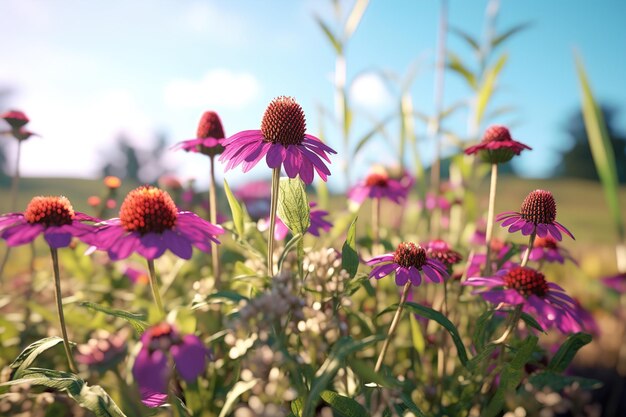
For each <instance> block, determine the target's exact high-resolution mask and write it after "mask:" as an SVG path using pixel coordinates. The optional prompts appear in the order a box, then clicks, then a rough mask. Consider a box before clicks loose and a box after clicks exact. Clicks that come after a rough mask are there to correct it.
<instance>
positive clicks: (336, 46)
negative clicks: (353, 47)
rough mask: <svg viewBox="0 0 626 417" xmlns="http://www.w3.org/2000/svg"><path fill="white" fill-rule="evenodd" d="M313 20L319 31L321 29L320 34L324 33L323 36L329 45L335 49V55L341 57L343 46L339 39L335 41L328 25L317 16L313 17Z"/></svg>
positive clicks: (335, 38)
mask: <svg viewBox="0 0 626 417" xmlns="http://www.w3.org/2000/svg"><path fill="white" fill-rule="evenodd" d="M313 18H314V19H315V21H316V22H317V24H318V25H319V27H320V29H322V32H324V35H326V38H327V39H328V40H329V41H330V44H331V45H332V46H333V48H334V49H335V53H336V54H337V55H342V54H343V44H342V43H341V41H340V40H339V39H337V37H336V36H335V34H334V33H333V32H332V31H331V30H330V28H329V27H328V25H327V24H326V23H325V22H324V21H323V20H322V19H320V18H319V17H318V16H313Z"/></svg>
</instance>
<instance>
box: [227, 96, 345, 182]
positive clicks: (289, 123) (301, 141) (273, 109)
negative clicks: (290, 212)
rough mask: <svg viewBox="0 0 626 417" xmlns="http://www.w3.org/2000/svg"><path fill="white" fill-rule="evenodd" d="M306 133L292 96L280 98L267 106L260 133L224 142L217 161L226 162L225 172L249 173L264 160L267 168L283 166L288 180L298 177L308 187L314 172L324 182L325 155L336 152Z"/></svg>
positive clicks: (244, 133)
mask: <svg viewBox="0 0 626 417" xmlns="http://www.w3.org/2000/svg"><path fill="white" fill-rule="evenodd" d="M305 132H306V121H305V118H304V112H303V111H302V107H300V105H299V104H298V103H296V101H295V100H294V99H293V98H292V97H284V96H280V97H277V98H275V99H274V100H272V102H271V103H270V104H269V105H268V106H267V109H266V110H265V114H264V115H263V120H262V121H261V129H260V130H244V131H242V132H239V133H236V134H235V135H233V136H231V137H229V138H227V139H226V140H224V142H223V145H224V147H225V150H224V152H223V153H222V155H221V156H220V159H219V160H220V161H225V162H227V164H226V167H225V170H226V171H228V170H229V169H231V168H234V167H236V166H238V165H242V168H243V172H248V171H249V170H251V169H252V168H253V167H254V166H255V165H256V164H257V163H258V162H259V161H260V160H261V159H262V158H263V157H265V161H266V163H267V166H268V167H269V168H272V169H274V168H279V167H280V166H281V165H284V168H285V172H286V173H287V176H289V178H295V177H296V175H298V174H299V175H300V178H301V179H302V181H304V182H305V183H306V184H310V183H312V182H313V175H314V170H315V172H317V174H318V175H319V177H320V178H321V179H322V180H323V181H326V180H327V177H328V176H329V175H330V170H329V169H328V167H327V166H326V164H325V163H324V161H323V160H326V162H328V163H330V159H329V158H328V155H327V154H329V153H331V154H334V153H336V152H335V151H334V150H333V149H331V148H330V147H328V146H326V145H325V144H324V143H323V142H322V141H321V140H319V139H318V138H316V137H315V136H313V135H309V134H306V133H305ZM322 159H323V160H322Z"/></svg>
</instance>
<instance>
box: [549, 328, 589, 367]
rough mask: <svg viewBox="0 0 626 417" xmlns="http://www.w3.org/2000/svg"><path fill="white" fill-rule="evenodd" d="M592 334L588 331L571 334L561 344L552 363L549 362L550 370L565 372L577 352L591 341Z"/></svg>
mask: <svg viewBox="0 0 626 417" xmlns="http://www.w3.org/2000/svg"><path fill="white" fill-rule="evenodd" d="M591 339H592V338H591V335H589V334H587V333H575V334H573V335H570V336H569V337H568V338H567V340H566V341H565V343H563V344H562V345H561V347H560V348H559V350H558V351H557V352H556V354H555V355H554V357H553V358H552V360H551V361H550V363H549V364H548V368H547V369H548V370H550V371H554V372H563V371H565V369H566V368H567V367H568V366H569V364H570V363H571V362H572V359H574V356H576V352H578V350H579V349H580V348H581V347H583V346H585V345H586V344H588V343H590V342H591Z"/></svg>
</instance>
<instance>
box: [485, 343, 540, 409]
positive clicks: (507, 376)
mask: <svg viewBox="0 0 626 417" xmlns="http://www.w3.org/2000/svg"><path fill="white" fill-rule="evenodd" d="M537 340H539V339H538V338H537V336H530V337H528V338H527V339H526V340H525V341H524V342H522V344H521V346H519V348H518V350H517V353H516V354H515V356H514V357H513V359H512V360H511V362H509V363H508V364H506V365H505V366H504V369H503V370H502V373H501V375H500V385H499V386H498V389H497V390H496V393H495V394H494V396H493V397H492V398H491V401H489V404H488V405H487V407H486V409H485V410H484V412H483V413H482V414H481V415H482V416H485V417H495V416H497V415H499V413H500V412H501V411H502V408H503V407H504V402H505V399H506V394H507V393H511V392H513V391H514V390H515V389H516V388H517V386H518V385H519V384H520V382H521V381H522V378H523V377H524V365H526V363H528V361H529V360H530V359H531V357H532V354H533V352H534V350H535V346H536V345H537Z"/></svg>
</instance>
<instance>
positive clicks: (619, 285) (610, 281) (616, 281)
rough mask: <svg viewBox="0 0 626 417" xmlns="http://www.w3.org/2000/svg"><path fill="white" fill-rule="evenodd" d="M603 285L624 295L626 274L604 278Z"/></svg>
mask: <svg viewBox="0 0 626 417" xmlns="http://www.w3.org/2000/svg"><path fill="white" fill-rule="evenodd" d="M602 283H603V284H604V285H606V286H607V287H609V288H611V289H613V290H615V291H617V292H618V293H620V294H622V293H625V292H626V272H620V273H619V274H616V275H611V276H608V277H604V278H602Z"/></svg>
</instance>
